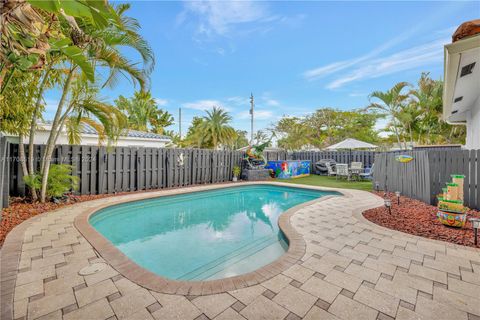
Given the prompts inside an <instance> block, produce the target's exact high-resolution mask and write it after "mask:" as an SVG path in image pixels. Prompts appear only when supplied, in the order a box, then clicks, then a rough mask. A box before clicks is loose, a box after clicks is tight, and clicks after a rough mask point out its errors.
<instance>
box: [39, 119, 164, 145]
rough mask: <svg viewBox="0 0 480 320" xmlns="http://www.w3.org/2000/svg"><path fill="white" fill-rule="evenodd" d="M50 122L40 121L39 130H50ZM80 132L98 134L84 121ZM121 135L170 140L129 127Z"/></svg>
mask: <svg viewBox="0 0 480 320" xmlns="http://www.w3.org/2000/svg"><path fill="white" fill-rule="evenodd" d="M51 124H52V122H51V121H46V122H44V123H40V124H39V125H38V126H39V129H40V130H42V129H43V130H50V126H51ZM81 133H83V134H94V135H97V134H98V132H97V130H95V128H94V127H92V126H90V125H88V124H85V123H84V124H83V126H82V131H81ZM121 136H122V137H129V138H141V139H158V140H168V141H170V140H171V139H170V137H168V136H165V135H161V134H157V133H152V132H145V131H138V130H131V129H129V130H128V131H126V134H122V135H121Z"/></svg>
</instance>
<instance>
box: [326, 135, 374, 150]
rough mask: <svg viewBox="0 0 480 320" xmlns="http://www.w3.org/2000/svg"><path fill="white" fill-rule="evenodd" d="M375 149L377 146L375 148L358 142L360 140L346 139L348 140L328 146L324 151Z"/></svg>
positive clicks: (369, 144) (372, 145) (366, 143)
mask: <svg viewBox="0 0 480 320" xmlns="http://www.w3.org/2000/svg"><path fill="white" fill-rule="evenodd" d="M376 148H378V146H376V145H374V144H371V143H368V142H364V141H360V140H357V139H352V138H348V139H345V140H343V141H341V142H339V143H336V144H333V145H331V146H328V147H326V148H325V149H326V150H338V149H376Z"/></svg>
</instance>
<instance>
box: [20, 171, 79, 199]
mask: <svg viewBox="0 0 480 320" xmlns="http://www.w3.org/2000/svg"><path fill="white" fill-rule="evenodd" d="M72 168H73V167H72V166H70V165H68V164H52V165H50V171H49V173H48V179H47V196H48V197H50V198H60V197H62V196H63V195H64V194H65V193H68V192H70V191H71V190H77V189H78V182H79V179H78V177H76V176H72ZM23 180H24V181H25V184H26V185H27V186H29V187H30V188H32V187H33V188H35V189H36V190H40V189H41V187H42V175H40V174H35V175H31V176H25V177H23Z"/></svg>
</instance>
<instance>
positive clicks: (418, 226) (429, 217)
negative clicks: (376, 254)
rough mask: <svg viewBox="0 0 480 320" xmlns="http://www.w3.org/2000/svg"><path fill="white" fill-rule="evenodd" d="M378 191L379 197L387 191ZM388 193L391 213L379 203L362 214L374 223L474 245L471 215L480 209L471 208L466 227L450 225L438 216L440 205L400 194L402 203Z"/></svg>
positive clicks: (426, 236)
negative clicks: (390, 201) (433, 204)
mask: <svg viewBox="0 0 480 320" xmlns="http://www.w3.org/2000/svg"><path fill="white" fill-rule="evenodd" d="M376 194H377V195H378V196H380V197H383V195H384V193H383V192H378V193H376ZM387 197H388V198H390V199H391V200H392V214H391V215H390V214H389V213H388V210H387V209H386V208H385V207H379V208H374V209H370V210H367V211H365V212H364V213H363V216H364V217H365V218H367V219H368V220H370V221H372V222H373V223H376V224H378V225H381V226H383V227H386V228H389V229H394V230H398V231H402V232H405V233H410V234H413V235H416V236H420V237H425V238H429V239H435V240H442V241H447V242H451V243H455V244H460V245H464V246H469V247H474V242H473V241H474V235H473V229H472V224H471V222H470V221H468V218H470V217H472V216H474V217H480V212H479V211H477V210H469V211H468V212H467V215H468V218H467V223H466V225H465V227H464V228H454V227H447V226H445V225H443V224H442V223H440V222H439V221H438V220H437V216H436V214H437V212H438V209H437V207H435V206H431V205H428V204H425V203H423V202H421V201H418V200H414V199H410V198H407V197H403V196H402V197H400V205H397V197H396V196H395V194H394V193H388V195H387ZM477 247H480V246H477Z"/></svg>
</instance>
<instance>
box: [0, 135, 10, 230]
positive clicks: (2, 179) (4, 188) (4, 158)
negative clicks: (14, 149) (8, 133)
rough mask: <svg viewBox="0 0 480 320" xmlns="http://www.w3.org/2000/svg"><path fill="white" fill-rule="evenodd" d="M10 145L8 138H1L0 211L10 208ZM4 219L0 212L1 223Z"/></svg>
mask: <svg viewBox="0 0 480 320" xmlns="http://www.w3.org/2000/svg"><path fill="white" fill-rule="evenodd" d="M9 149H10V148H9V143H8V142H7V138H6V137H0V206H1V207H0V210H1V209H2V208H7V207H8V194H9V192H10V186H9V182H10V172H9V171H10V170H9V169H10V161H9V159H8V158H9V156H10V155H9V153H8V151H9ZM1 219H2V215H1V211H0V221H1Z"/></svg>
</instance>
